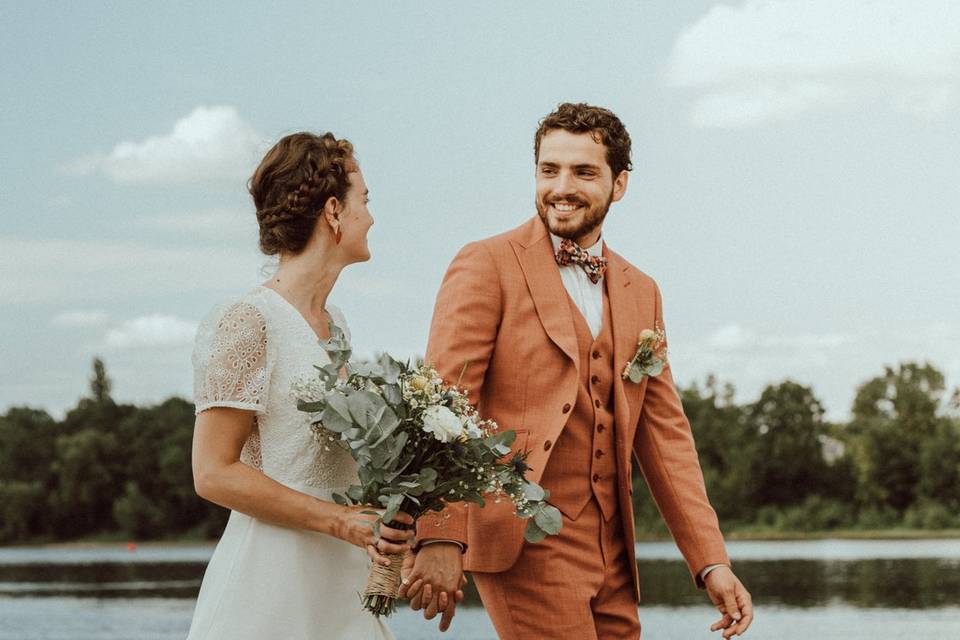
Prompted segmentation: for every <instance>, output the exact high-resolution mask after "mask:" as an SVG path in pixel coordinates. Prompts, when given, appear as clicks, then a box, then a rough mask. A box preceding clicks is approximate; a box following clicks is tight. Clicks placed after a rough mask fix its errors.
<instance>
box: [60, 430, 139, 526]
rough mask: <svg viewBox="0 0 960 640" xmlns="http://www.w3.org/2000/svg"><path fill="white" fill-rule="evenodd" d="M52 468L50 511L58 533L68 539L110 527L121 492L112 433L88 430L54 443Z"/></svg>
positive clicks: (114, 436)
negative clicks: (54, 479) (53, 516)
mask: <svg viewBox="0 0 960 640" xmlns="http://www.w3.org/2000/svg"><path fill="white" fill-rule="evenodd" d="M55 451H56V460H55V461H54V463H53V465H52V468H53V472H54V475H55V477H56V488H55V490H54V492H53V494H52V495H51V496H50V508H51V509H52V511H53V513H55V514H56V526H57V533H58V534H59V536H60V537H65V538H71V537H76V536H81V535H85V534H88V533H93V532H97V531H103V530H109V529H112V528H113V512H112V509H113V501H114V499H115V498H116V496H117V495H118V494H119V493H120V490H121V489H120V488H121V487H122V486H123V485H122V484H118V478H119V476H120V473H119V471H120V464H121V462H120V461H121V459H122V458H121V451H120V448H119V446H118V442H117V437H116V435H114V434H112V433H103V432H102V431H100V430H98V429H95V428H89V429H84V430H82V431H78V432H77V433H73V434H66V435H62V436H59V437H58V438H57V440H56V446H55Z"/></svg>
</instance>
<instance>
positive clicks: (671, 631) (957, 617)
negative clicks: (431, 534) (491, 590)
mask: <svg viewBox="0 0 960 640" xmlns="http://www.w3.org/2000/svg"><path fill="white" fill-rule="evenodd" d="M211 551H212V547H211V546H209V545H196V546H191V545H187V546H183V545H177V546H163V545H143V546H140V547H138V548H137V549H136V550H135V551H130V550H128V549H127V548H126V546H125V545H118V546H116V547H103V546H97V547H89V548H83V547H9V548H0V640H54V639H56V640H128V639H129V640H170V639H174V638H178V639H179V638H184V637H185V636H186V632H187V629H188V628H189V626H190V616H191V614H192V612H193V604H194V603H193V598H194V597H196V593H197V590H198V588H199V585H200V579H201V577H202V575H203V569H204V566H205V564H206V562H207V560H208V559H209V557H210V553H211ZM729 551H730V555H731V558H732V559H733V562H734V564H735V568H736V571H737V574H738V575H739V576H740V577H741V578H742V579H743V581H744V582H745V583H746V585H747V587H748V588H749V589H750V591H751V593H752V594H753V597H754V602H755V605H756V606H757V619H756V622H755V623H754V625H753V627H752V628H751V630H750V631H749V633H748V634H747V636H746V637H753V638H758V639H761V638H775V639H776V640H795V639H796V640H799V639H800V638H803V639H807V638H837V639H843V640H860V639H864V640H866V639H869V640H880V639H887V638H904V639H907V638H909V639H931V640H941V639H942V640H948V639H949V640H958V639H960V540H920V541H844V540H823V541H802V542H779V541H778V542H731V543H729ZM637 558H638V560H637V563H638V566H639V568H640V575H641V587H642V591H643V603H642V604H641V607H640V619H641V623H642V625H643V637H644V639H645V640H697V639H699V638H704V639H706V638H718V637H719V634H711V633H710V632H709V631H708V627H709V625H710V623H711V622H713V621H714V620H715V619H716V618H717V614H716V612H715V611H714V610H713V609H712V608H711V607H709V606H706V603H707V600H706V596H705V595H704V593H703V592H699V591H697V590H695V589H694V588H693V586H692V582H691V580H690V576H689V574H688V573H687V570H686V566H685V565H684V564H683V562H682V561H681V560H680V554H679V552H678V551H677V550H676V547H675V546H674V545H673V544H672V543H641V544H639V545H637ZM464 605H465V606H461V608H460V609H459V610H458V613H457V618H456V619H455V620H454V624H453V628H452V629H451V631H450V632H448V633H447V634H443V635H441V634H439V633H438V632H437V631H436V620H434V621H432V622H427V621H424V620H423V619H422V618H420V617H419V616H417V615H416V614H415V613H414V612H411V611H409V610H408V609H405V610H403V611H402V612H401V613H398V614H397V615H396V616H394V617H393V618H391V620H390V625H391V627H392V628H393V629H394V632H395V633H396V634H397V637H398V638H400V639H401V640H419V639H427V638H436V637H445V638H450V639H451V640H481V639H483V640H487V639H491V638H495V637H496V635H495V634H494V632H493V628H492V626H491V625H490V623H489V621H488V619H487V617H486V616H485V614H484V612H483V609H482V606H481V605H480V603H479V600H478V599H477V597H476V594H475V592H473V591H468V594H467V601H466V602H465V603H464Z"/></svg>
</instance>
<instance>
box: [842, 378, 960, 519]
mask: <svg viewBox="0 0 960 640" xmlns="http://www.w3.org/2000/svg"><path fill="white" fill-rule="evenodd" d="M943 392H944V379H943V374H941V373H940V372H939V371H937V370H936V369H934V368H933V367H932V366H930V365H929V364H927V365H923V366H920V365H917V364H914V363H905V364H902V365H900V366H899V367H898V368H897V369H893V368H891V367H887V368H886V370H885V372H884V374H883V375H882V376H878V377H876V378H872V379H871V380H868V381H867V382H866V383H864V384H863V385H862V386H861V387H860V388H859V389H858V390H857V395H856V398H855V400H854V403H853V420H852V422H851V423H850V426H849V431H850V444H851V446H852V448H853V455H854V459H855V461H856V470H857V486H858V493H857V497H858V500H859V502H860V503H861V504H862V505H864V506H867V507H875V508H876V507H881V506H889V507H892V508H894V509H896V510H897V511H899V512H901V513H902V512H903V511H905V510H906V509H907V508H908V507H910V505H911V504H913V502H914V501H915V500H916V499H917V498H918V497H919V491H920V487H921V483H923V485H924V486H925V487H926V488H927V490H928V491H930V490H935V488H936V486H937V485H939V484H940V483H941V479H940V477H938V474H939V473H941V472H942V470H941V471H938V470H937V469H936V468H935V467H936V465H934V464H933V460H932V459H930V457H929V455H928V458H927V461H928V463H930V465H931V466H930V467H929V468H924V466H923V465H922V464H921V459H922V457H923V454H922V450H923V449H924V442H925V441H929V440H930V439H936V438H937V435H938V428H939V425H940V424H941V419H940V418H939V417H938V414H937V412H938V408H939V406H940V402H941V400H942V397H943ZM940 435H941V437H942V435H943V434H940ZM954 455H955V454H951V456H954ZM952 459H956V458H955V457H952ZM924 477H926V480H923V478H924Z"/></svg>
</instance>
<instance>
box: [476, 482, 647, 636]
mask: <svg viewBox="0 0 960 640" xmlns="http://www.w3.org/2000/svg"><path fill="white" fill-rule="evenodd" d="M629 562H630V560H629V557H628V556H627V549H626V546H625V544H624V537H623V528H622V523H621V518H620V514H619V511H618V512H617V513H616V514H615V515H614V516H612V517H611V518H610V520H609V521H606V522H605V521H604V520H603V516H602V515H601V513H600V506H599V505H598V504H597V501H596V499H591V500H590V502H589V503H588V504H587V506H586V507H585V508H584V509H583V511H582V512H581V513H580V516H579V517H578V518H577V519H576V520H570V519H569V518H567V517H566V516H563V528H562V529H561V530H560V533H559V535H556V536H547V537H546V538H545V539H544V540H542V541H540V542H536V543H529V542H524V546H523V550H522V551H521V553H520V558H519V559H518V560H517V562H516V564H514V565H513V566H512V567H511V568H510V569H508V570H507V571H504V572H501V573H477V572H474V573H473V574H472V575H473V579H474V582H475V583H476V585H477V590H478V591H479V592H480V598H481V599H482V600H483V604H484V606H485V607H486V610H487V613H488V615H489V616H490V619H491V620H492V621H493V626H494V627H495V628H496V630H497V635H499V636H500V638H501V639H502V640H521V639H523V640H528V639H530V638H569V639H571V640H573V639H574V638H575V639H576V640H607V639H611V640H612V639H616V640H632V639H635V638H639V637H640V619H639V615H638V611H637V601H636V599H635V597H634V590H633V573H632V572H631V571H630V566H629Z"/></svg>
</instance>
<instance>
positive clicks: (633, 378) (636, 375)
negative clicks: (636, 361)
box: [629, 365, 643, 383]
mask: <svg viewBox="0 0 960 640" xmlns="http://www.w3.org/2000/svg"><path fill="white" fill-rule="evenodd" d="M629 376H630V382H634V383H639V382H640V381H641V380H643V372H642V371H640V367H638V366H636V365H633V366H631V367H630V373H629Z"/></svg>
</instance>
